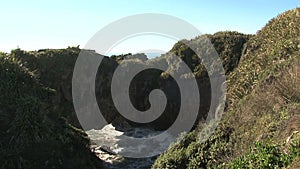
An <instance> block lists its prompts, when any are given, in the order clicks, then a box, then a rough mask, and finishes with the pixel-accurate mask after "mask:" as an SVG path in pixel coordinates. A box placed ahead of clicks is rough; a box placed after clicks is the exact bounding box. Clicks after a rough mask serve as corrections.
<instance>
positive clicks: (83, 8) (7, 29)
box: [0, 0, 300, 53]
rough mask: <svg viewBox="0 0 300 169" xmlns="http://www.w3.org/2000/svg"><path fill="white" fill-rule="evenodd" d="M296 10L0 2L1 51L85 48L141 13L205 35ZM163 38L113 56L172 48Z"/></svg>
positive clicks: (293, 3)
mask: <svg viewBox="0 0 300 169" xmlns="http://www.w3.org/2000/svg"><path fill="white" fill-rule="evenodd" d="M297 6H300V1H299V0H288V1H274V0H251V1H242V0H232V1H222V0H219V1H217V0H210V1H201V0H190V1H188V0H111V1H109V0H106V1H104V0H94V1H93V0H86V1H83V0H80V1H79V0H47V1H46V0H39V1H38V0H27V1H26V0H24V1H23V0H19V1H17V0H1V1H0V7H1V10H0V21H1V22H0V29H1V31H0V51H5V52H9V51H10V50H11V49H15V48H17V47H20V48H21V49H25V50H37V49H41V48H66V47H68V46H77V45H81V46H82V47H83V46H84V45H85V44H86V42H87V41H88V40H89V39H90V38H91V37H92V36H93V35H94V34H95V33H96V32H97V31H98V30H100V29H101V28H102V27H104V26H106V25H108V24H109V23H111V22H113V21H115V20H118V19H120V18H122V17H125V16H130V15H133V14H140V13H162V14H168V15H172V16H175V17H178V18H181V19H183V20H185V21H187V22H189V23H191V24H193V25H194V26H195V27H197V28H198V29H199V30H200V31H201V32H202V33H214V32H217V31H221V30H223V31H224V30H235V31H239V32H242V33H256V31H257V30H259V29H261V28H262V27H263V26H264V25H265V24H266V23H267V22H268V21H269V20H270V19H271V18H273V17H276V16H277V15H278V14H279V13H281V12H284V11H286V10H289V9H293V8H295V7H297ZM161 38H162V37H149V36H147V37H144V38H141V37H139V38H136V39H130V40H128V41H127V42H124V43H123V44H120V45H119V46H117V47H116V48H115V49H114V50H113V52H115V53H127V52H133V53H134V52H136V51H138V50H143V49H144V48H145V46H147V48H148V49H149V48H152V49H158V50H164V51H167V50H169V49H170V47H171V46H172V45H173V43H174V40H170V39H161ZM140 42H143V43H140ZM154 42H156V43H154ZM143 45H144V46H143ZM151 45H152V46H153V47H152V46H151Z"/></svg>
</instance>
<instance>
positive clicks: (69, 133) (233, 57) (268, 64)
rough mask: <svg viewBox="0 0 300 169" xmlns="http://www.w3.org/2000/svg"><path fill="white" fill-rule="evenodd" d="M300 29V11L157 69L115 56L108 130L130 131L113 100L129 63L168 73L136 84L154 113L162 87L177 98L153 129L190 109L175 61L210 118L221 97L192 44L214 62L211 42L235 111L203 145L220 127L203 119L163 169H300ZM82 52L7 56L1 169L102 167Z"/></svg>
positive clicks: (177, 49) (105, 79)
mask: <svg viewBox="0 0 300 169" xmlns="http://www.w3.org/2000/svg"><path fill="white" fill-rule="evenodd" d="M299 27H300V8H297V9H294V10H290V11H287V12H285V13H283V14H281V15H279V16H278V17H277V18H274V19H272V20H271V21H270V22H269V23H268V24H267V25H266V26H265V27H264V28H263V29H262V30H260V31H259V32H258V33H257V34H256V35H244V34H241V33H238V32H228V31H227V32H218V33H215V34H213V35H201V36H199V37H196V38H194V39H191V40H182V41H179V42H178V43H176V44H175V45H174V47H173V48H172V50H171V51H169V52H168V53H166V54H164V55H162V56H160V57H158V58H155V59H151V60H148V61H147V63H146V62H145V61H146V60H147V58H145V55H134V56H133V55H131V54H126V55H119V56H112V57H111V58H108V57H105V58H104V59H103V61H102V63H101V66H100V68H99V71H98V74H97V78H96V96H97V101H98V104H101V108H102V110H101V111H102V112H103V115H104V116H105V118H106V119H107V121H108V122H112V123H114V124H118V123H123V122H124V121H125V119H124V118H122V117H121V116H120V115H119V114H118V112H117V110H116V109H115V108H114V104H113V102H112V98H111V94H110V83H111V77H112V75H113V72H114V70H115V69H116V67H117V66H118V65H119V64H120V63H121V62H122V63H125V65H127V67H130V64H153V65H155V64H163V65H167V66H168V70H167V71H165V72H161V71H155V70H151V71H147V72H146V71H145V72H141V73H140V74H139V75H138V76H136V77H135V78H134V80H133V81H132V84H131V86H130V94H131V95H130V98H131V101H132V103H133V105H134V106H135V107H136V108H137V109H139V110H145V109H147V108H149V106H150V105H149V100H147V99H148V95H149V92H150V91H151V90H152V89H155V88H159V89H162V90H163V91H164V92H165V93H166V96H167V98H168V104H167V107H166V110H165V112H164V114H163V115H162V116H161V117H160V118H159V119H157V120H155V121H154V122H152V123H150V124H149V125H150V126H151V127H154V128H156V129H165V128H167V127H169V125H170V124H172V122H173V121H174V120H175V119H176V112H178V109H179V106H180V103H179V94H178V93H176V91H177V90H178V86H176V84H175V82H174V79H172V78H171V76H169V75H170V74H172V73H173V72H180V71H181V70H180V68H181V66H180V62H179V59H178V58H177V57H175V56H174V54H175V55H177V56H179V58H180V59H182V60H183V61H184V62H185V63H186V64H187V65H188V66H189V68H190V69H191V72H192V73H193V74H194V75H195V77H196V80H197V82H198V84H199V86H200V96H201V107H200V112H199V117H198V118H199V120H201V119H203V118H205V116H206V114H207V112H208V109H209V106H210V103H208V102H207V100H210V97H211V96H210V94H209V92H208V91H210V83H209V80H208V73H207V71H206V68H205V66H204V65H203V63H202V61H201V60H200V59H199V58H198V56H196V54H195V52H194V51H193V50H192V49H190V48H189V47H188V46H193V47H196V50H197V52H200V53H201V54H203V55H209V54H211V50H206V47H207V42H205V41H203V39H204V38H205V37H207V38H208V39H209V40H210V42H211V43H212V45H213V46H214V48H215V49H216V51H217V52H218V54H219V56H220V59H221V60H222V61H223V67H224V69H225V73H226V75H227V89H228V91H227V100H226V112H225V114H224V115H223V118H222V121H221V123H220V124H219V125H218V126H217V128H216V130H215V131H214V133H213V134H212V135H211V136H210V137H209V138H208V139H207V140H205V141H203V142H202V141H201V140H202V139H203V138H204V137H205V136H204V135H203V133H205V132H206V131H204V132H202V129H203V128H204V126H208V129H207V130H209V129H210V128H212V127H213V125H214V123H211V124H204V123H203V122H201V121H200V122H199V124H197V126H195V130H194V131H192V132H190V133H187V134H186V135H184V136H183V139H182V140H180V141H179V142H178V143H174V144H173V145H171V146H170V148H169V150H168V151H166V152H165V153H164V154H162V155H161V156H159V157H158V159H157V161H156V162H155V164H154V165H153V168H169V169H171V168H176V169H180V168H182V169H185V168H191V169H198V168H282V167H286V168H290V169H292V168H299V166H300V162H299V161H300V160H299V159H300V154H299V153H300V152H299V150H300V145H299V142H300V133H299V131H300V114H299V112H300V90H299V87H300V74H299V72H300V71H299V70H300V58H299V55H300V38H299V35H300V29H299ZM79 53H80V49H79V47H69V48H67V49H56V50H54V49H45V50H39V51H30V52H26V51H23V50H20V49H16V50H13V51H12V52H11V54H5V53H0V79H1V81H2V82H3V83H0V93H1V95H0V137H1V140H0V168H1V169H7V168H9V169H21V168H22V169H27V168H28V169H29V168H30V169H37V168H39V169H40V168H62V169H67V168H75V169H77V168H78V169H81V168H91V169H92V168H102V163H101V161H99V159H98V158H97V157H96V156H95V155H94V154H93V153H92V152H91V151H90V149H89V146H90V140H89V139H88V138H87V135H86V134H85V133H84V132H83V131H82V130H80V125H79V123H78V120H77V118H76V114H75V112H74V110H73V105H72V94H71V87H72V84H71V80H72V73H73V67H74V64H75V61H76V59H77V57H78V54H79ZM91 54H96V53H94V52H92V51H91ZM139 56H141V58H139ZM123 66H124V65H123ZM124 73H126V71H125V72H124ZM184 78H189V77H188V76H187V77H184ZM100 86H101V87H100ZM131 124H134V123H133V122H132V123H131ZM135 125H140V124H135ZM74 126H75V127H74ZM76 127H77V128H76ZM78 128H79V129H78Z"/></svg>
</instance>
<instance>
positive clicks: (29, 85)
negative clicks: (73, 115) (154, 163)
mask: <svg viewBox="0 0 300 169" xmlns="http://www.w3.org/2000/svg"><path fill="white" fill-rule="evenodd" d="M16 52H17V51H16ZM21 64H22V63H20V62H19V61H18V60H17V59H16V58H14V57H12V56H8V55H7V54H3V53H1V56H0V78H1V81H3V82H5V83H1V84H0V93H1V95H0V129H1V130H0V137H1V139H0V164H1V165H0V168H1V169H8V168H9V169H35V168H36V169H41V168H45V169H49V168H62V169H64V168H65V169H67V168H77V169H82V168H90V169H93V168H94V169H95V168H102V164H101V162H100V161H99V160H98V159H97V158H96V156H95V155H94V154H92V153H91V152H90V149H89V144H90V143H89V139H88V138H87V135H86V134H85V133H84V132H82V131H80V130H78V129H76V128H74V127H72V126H71V125H69V124H68V123H66V121H65V120H64V119H62V118H60V116H59V115H58V114H57V113H55V112H54V110H53V105H52V100H51V98H52V97H53V96H54V95H55V93H54V91H53V90H50V89H48V88H46V87H43V86H42V85H41V84H40V83H39V82H38V81H37V80H36V79H35V78H34V76H33V75H34V74H33V73H32V72H30V71H28V70H27V69H26V68H23V67H22V66H21Z"/></svg>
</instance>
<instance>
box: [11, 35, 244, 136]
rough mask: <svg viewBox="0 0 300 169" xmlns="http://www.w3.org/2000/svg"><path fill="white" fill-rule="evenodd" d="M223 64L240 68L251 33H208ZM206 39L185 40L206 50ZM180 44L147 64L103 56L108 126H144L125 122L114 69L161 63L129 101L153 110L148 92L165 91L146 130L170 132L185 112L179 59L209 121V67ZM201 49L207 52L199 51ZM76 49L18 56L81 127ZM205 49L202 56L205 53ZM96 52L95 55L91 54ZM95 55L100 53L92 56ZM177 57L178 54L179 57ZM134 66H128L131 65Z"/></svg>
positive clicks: (100, 89) (102, 100) (101, 84)
mask: <svg viewBox="0 0 300 169" xmlns="http://www.w3.org/2000/svg"><path fill="white" fill-rule="evenodd" d="M207 37H208V38H209V39H210V40H211V42H212V44H213V45H214V47H215V48H216V50H217V52H218V53H219V55H220V58H221V59H222V60H223V65H224V68H225V71H226V73H229V72H230V71H232V70H233V69H234V68H235V67H236V66H237V64H238V61H239V59H240V57H241V53H242V47H243V45H244V43H245V42H246V41H247V40H248V38H249V37H250V36H249V35H243V34H239V33H237V32H219V33H216V34H214V35H207ZM201 38H202V37H201V36H200V37H196V38H195V39H192V40H190V41H185V43H189V44H191V45H193V46H197V45H199V46H201V47H203V44H201ZM185 43H182V42H181V41H180V42H178V43H177V44H175V45H174V47H173V49H172V50H171V51H170V52H168V53H167V54H164V55H161V56H160V57H157V58H154V59H150V60H148V59H147V58H146V57H145V55H143V54H138V55H131V54H126V55H119V56H112V57H104V59H103V60H102V62H101V64H100V67H99V69H98V73H97V77H96V97H97V102H98V105H100V106H99V107H100V110H101V113H102V114H103V116H104V117H105V119H106V120H107V122H108V123H113V124H114V125H120V124H121V123H124V124H125V122H128V123H129V124H131V125H137V126H140V125H142V124H140V123H134V122H132V121H130V120H126V119H125V118H124V117H123V116H121V115H120V114H119V113H118V111H117V110H116V108H115V106H114V103H113V100H112V97H111V88H110V87H111V80H112V77H113V74H114V71H115V69H116V68H117V67H118V66H119V65H120V63H121V62H123V61H129V62H132V63H133V64H145V63H146V62H147V63H149V64H153V65H155V64H161V65H167V67H168V70H167V71H166V72H162V71H159V70H145V71H142V72H140V73H138V74H137V75H136V76H135V77H134V79H133V81H132V82H131V84H130V91H129V92H130V100H131V103H132V104H133V106H134V107H135V108H136V109H137V110H140V111H146V110H148V109H149V108H150V103H149V93H150V92H151V91H152V90H153V89H161V90H162V91H163V92H164V93H165V94H166V97H167V100H168V101H167V106H166V109H165V111H164V112H163V113H162V115H161V116H160V117H159V118H158V119H156V120H155V121H153V122H151V123H148V124H147V126H150V127H154V128H155V129H159V130H161V129H167V128H168V127H169V126H170V125H171V124H172V123H173V122H174V120H175V119H176V117H177V114H178V112H179V109H180V105H181V103H180V91H179V88H178V85H177V84H176V82H175V80H174V79H173V78H172V77H171V76H169V73H172V71H180V69H181V67H180V64H178V58H180V59H182V60H183V61H184V62H185V63H186V64H187V66H188V67H189V68H190V69H191V72H193V73H194V75H195V76H196V80H197V83H198V87H199V91H200V97H201V98H200V107H199V116H198V119H203V118H205V117H206V114H207V111H208V109H209V106H210V97H211V96H210V90H211V89H210V82H209V79H208V76H207V72H206V69H205V67H204V66H203V65H202V64H201V60H200V59H199V58H198V57H197V56H196V55H195V53H194V52H193V51H192V50H191V49H190V48H189V47H187V46H186V45H185ZM199 50H202V49H199ZM80 51H81V50H80V49H79V48H78V47H77V48H75V47H72V48H67V49H60V50H39V51H34V52H24V51H19V52H15V53H14V54H13V55H14V57H16V58H18V59H19V60H20V61H21V62H22V63H23V64H24V65H25V66H26V67H27V68H28V69H29V70H31V71H34V73H35V75H36V76H37V78H38V79H39V80H40V82H41V83H42V84H43V85H44V86H46V87H50V88H53V89H55V90H56V96H55V97H53V102H55V105H56V110H57V111H58V112H60V113H61V115H62V116H64V117H66V119H67V120H68V121H69V122H70V123H71V124H73V125H75V126H76V127H80V124H79V122H78V119H77V116H76V113H75V111H74V108H73V103H72V92H71V91H72V90H71V89H72V83H71V82H72V75H73V68H74V65H75V62H76V59H77V57H78V55H79V53H80ZM204 51H205V50H203V51H202V52H204ZM90 52H92V53H93V51H90ZM93 55H98V54H96V53H93ZM173 55H176V56H178V58H177V59H176V58H175V59H174V57H173ZM128 68H129V67H128Z"/></svg>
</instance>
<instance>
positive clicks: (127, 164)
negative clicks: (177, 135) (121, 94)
mask: <svg viewBox="0 0 300 169" xmlns="http://www.w3.org/2000/svg"><path fill="white" fill-rule="evenodd" d="M160 133H162V132H161V131H155V130H153V129H150V128H138V127H131V128H129V129H127V130H126V131H118V130H116V128H115V127H114V126H113V125H111V124H108V125H106V126H105V127H104V128H102V129H101V130H94V129H93V130H89V131H87V134H88V136H89V137H90V139H91V140H92V142H93V144H94V145H93V147H92V149H93V151H95V153H96V154H97V155H98V157H99V158H100V159H102V160H103V161H104V165H105V167H106V168H109V169H115V168H116V169H120V168H126V169H139V168H144V169H146V168H151V165H152V164H153V163H154V161H155V159H156V156H154V157H147V158H126V157H125V158H124V157H122V156H120V155H117V154H136V153H147V152H152V154H155V155H156V154H159V152H162V150H166V149H167V148H168V146H169V144H170V142H171V141H172V140H173V138H172V137H171V135H167V134H164V137H163V139H161V140H158V141H155V143H153V144H152V145H151V146H147V145H148V144H147V140H148V138H151V137H152V136H155V135H158V134H160ZM128 138H142V139H143V138H144V139H145V144H143V145H138V144H135V143H134V142H132V140H130V139H128ZM152 142H153V140H151V143H152ZM153 146H155V147H153ZM156 151H157V152H156Z"/></svg>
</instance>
